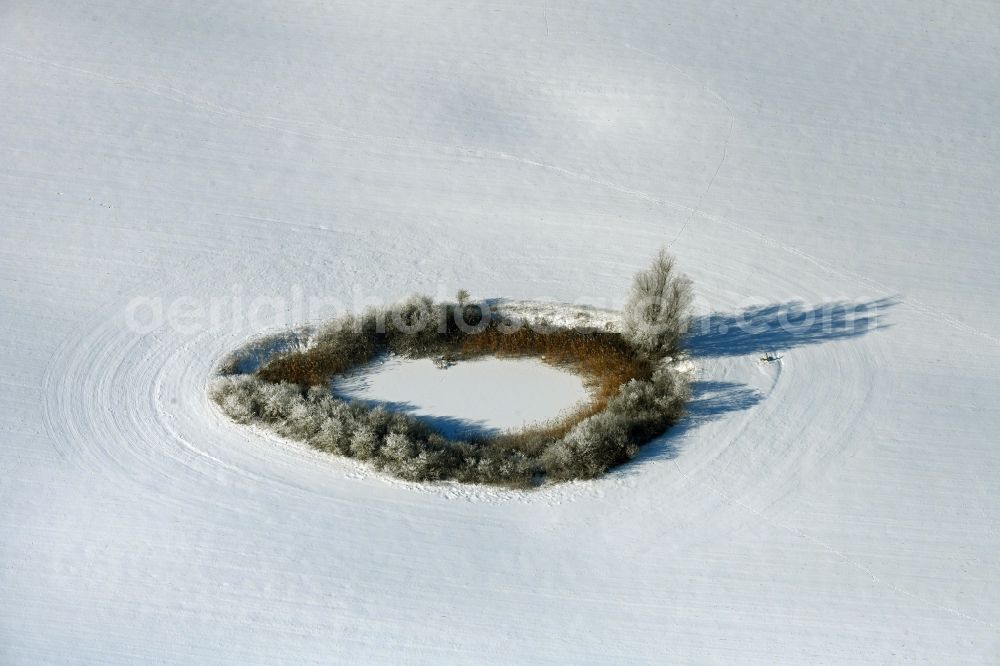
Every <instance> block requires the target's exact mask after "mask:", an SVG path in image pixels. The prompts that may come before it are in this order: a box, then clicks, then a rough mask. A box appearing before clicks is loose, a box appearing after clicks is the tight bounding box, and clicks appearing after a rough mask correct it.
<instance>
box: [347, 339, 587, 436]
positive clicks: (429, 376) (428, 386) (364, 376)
mask: <svg viewBox="0 0 1000 666" xmlns="http://www.w3.org/2000/svg"><path fill="white" fill-rule="evenodd" d="M332 387H333V392H334V393H335V394H336V395H338V396H340V397H342V398H345V399H349V400H360V401H362V402H365V403H368V404H370V405H371V406H373V407H376V406H380V405H381V406H382V407H384V408H385V409H388V410H390V411H396V412H401V413H404V414H410V415H412V416H416V417H418V418H420V419H422V420H424V421H425V422H426V423H429V424H430V425H431V426H432V427H434V428H436V429H437V430H439V431H441V432H443V433H444V434H446V435H448V436H449V437H457V438H460V437H463V436H467V435H470V434H489V433H498V432H503V431H512V430H517V429H519V428H522V427H524V426H528V425H532V424H540V423H545V422H547V421H551V420H553V419H555V418H557V417H559V416H560V415H562V414H567V413H569V412H570V411H572V410H573V408H574V407H578V406H580V405H582V404H584V403H585V402H586V401H587V399H588V398H589V396H590V394H589V393H588V392H587V389H586V387H585V386H584V383H583V379H582V378H581V377H580V376H579V375H576V374H573V373H572V372H568V371H566V370H563V369H560V368H555V367H553V366H551V365H547V364H545V363H544V362H542V361H541V360H538V359H532V358H518V359H509V358H477V359H470V360H466V361H459V362H457V363H455V364H454V365H451V366H450V367H447V368H441V367H438V366H437V365H435V363H434V361H433V360H432V359H429V358H417V359H407V358H401V357H399V356H391V357H388V358H380V359H376V360H375V361H372V362H371V363H368V364H365V365H364V366H362V367H360V368H358V369H357V370H356V371H354V372H352V373H350V374H346V375H343V376H341V377H337V378H335V379H334V381H333V385H332Z"/></svg>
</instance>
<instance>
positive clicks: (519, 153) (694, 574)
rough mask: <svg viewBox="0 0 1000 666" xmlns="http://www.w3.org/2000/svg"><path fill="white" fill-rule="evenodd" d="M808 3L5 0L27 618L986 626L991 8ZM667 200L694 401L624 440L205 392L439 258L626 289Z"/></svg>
mask: <svg viewBox="0 0 1000 666" xmlns="http://www.w3.org/2000/svg"><path fill="white" fill-rule="evenodd" d="M810 4H811V3H798V4H794V3H793V4H789V5H786V6H779V4H778V3H772V2H762V1H760V0H748V1H747V2H741V3H735V4H734V3H719V2H705V1H703V0H699V1H697V2H696V1H693V0H691V1H688V0H684V1H682V2H671V3H664V2H653V1H652V0H640V1H639V2H635V3H629V4H627V5H626V4H622V3H609V2H605V3H595V2H572V3H570V2H558V1H556V0H547V1H546V2H539V3H535V4H524V3H506V2H491V3H479V2H474V1H473V2H463V3H455V4H450V3H439V2H422V3H408V4H404V3H385V4H382V5H380V6H379V7H377V8H373V7H372V5H371V3H350V2H347V3H339V2H322V3H321V2H310V1H306V0H292V1H288V0H282V1H281V2H278V1H277V0H236V1H235V2H232V3H228V4H226V5H221V4H217V3H164V2H149V1H143V0H138V1H131V2H124V1H123V2H111V1H108V0H97V1H95V2H91V3H74V2H69V1H68V0H32V1H31V2H27V1H22V2H7V3H4V4H3V5H2V6H0V99H2V105H0V152H2V155H3V161H2V166H0V238H2V243H0V312H2V315H0V331H2V336H3V337H2V339H3V343H4V344H3V345H2V347H0V368H2V371H0V442H2V445H0V590H3V593H2V603H0V661H2V662H4V663H25V662H38V661H41V662H60V663H61V662H74V661H75V662H90V663H93V662H122V663H134V662H137V661H146V660H150V661H153V660H155V661H162V662H188V663H206V662H220V661H221V662H233V663H274V662H275V661H279V660H284V661H306V662H324V663H326V662H330V661H335V662H342V663H343V662H351V663H363V662H386V663H389V662H391V663H397V662H398V661H406V662H412V663H439V662H442V661H445V662H452V661H454V662H469V661H477V662H495V663H511V662H525V661H532V662H543V663H556V662H570V663H602V664H603V663H610V662H622V661H638V662H657V663H664V662H675V663H704V662H739V663H762V664H771V663H776V662H784V663H834V664H844V663H869V662H918V661H919V662H927V663H996V662H997V660H998V659H1000V638H998V637H1000V528H998V522H1000V493H998V481H1000V448H998V446H997V441H998V436H997V433H998V432H1000V408H998V407H997V405H998V402H1000V401H998V399H1000V382H998V379H997V378H998V377H1000V314H998V312H997V310H996V305H997V303H998V302H1000V270H998V268H997V266H1000V233H998V231H997V212H998V210H1000V189H998V188H997V187H996V184H997V182H1000V161H998V160H997V154H998V150H1000V132H998V130H997V127H998V123H997V120H998V116H1000V112H998V109H1000V99H998V97H1000V94H998V93H1000V67H997V62H998V60H1000V6H998V5H997V4H996V3H993V2H974V1H967V2H966V1H960V2H948V3H939V2H929V1H925V0H890V1H889V2H885V3H878V4H877V5H875V6H873V5H872V3H853V2H849V3H817V4H811V6H810ZM662 243H668V244H669V245H670V248H671V250H672V251H674V252H675V253H676V254H677V255H678V256H679V257H680V260H681V262H682V263H683V266H684V268H685V270H686V271H687V272H688V273H689V274H690V275H691V277H692V278H693V279H694V280H695V283H696V286H697V291H698V296H699V310H700V312H701V313H702V314H703V315H704V314H705V313H707V312H715V313H716V316H714V317H711V318H702V319H700V320H699V323H701V324H702V326H701V327H700V328H699V329H698V330H697V331H696V333H695V335H694V336H693V339H692V350H693V353H694V356H695V360H696V361H697V363H698V366H699V369H698V373H699V381H698V383H697V384H696V398H695V401H694V403H693V405H692V411H691V415H690V417H689V418H688V419H687V421H685V423H684V424H682V426H680V427H678V428H677V429H675V430H674V431H673V432H672V433H671V434H670V435H669V436H668V437H666V438H664V439H662V440H659V441H657V442H654V443H653V444H651V445H649V446H647V447H646V448H645V449H644V451H643V453H642V454H641V456H640V458H639V459H638V460H637V461H635V462H634V463H632V464H630V465H628V466H626V467H624V468H622V469H620V470H617V471H616V472H614V473H612V474H610V475H608V476H607V477H606V478H604V479H601V480H599V481H595V482H588V483H576V484H567V485H561V486H556V487H551V488H546V489H543V490H541V491H538V492H532V493H514V492H502V491H492V490H486V489H477V488H471V489H470V488H461V487H457V486H433V487H426V486H413V485H408V484H402V483H396V482H391V481H388V480H386V479H384V478H383V477H381V476H378V475H373V474H370V473H368V472H367V471H366V470H365V469H363V468H359V467H357V466H354V465H351V464H349V463H347V462H344V461H340V460H337V459H335V458H332V457H329V456H322V455H319V454H316V453H314V452H311V451H309V450H307V449H305V448H304V447H301V446H298V445H294V444H291V443H287V442H281V441H277V440H275V439H274V438H270V437H267V436H265V435H263V434H261V433H258V432H255V431H253V430H249V429H246V428H242V427H239V426H236V425H234V424H232V423H230V422H229V421H228V420H227V419H226V418H224V417H223V416H222V415H220V414H219V413H218V411H217V410H215V409H214V408H213V406H212V404H211V403H210V401H209V400H208V399H207V396H206V395H205V385H206V381H207V379H208V377H209V376H210V374H211V373H212V371H213V368H214V367H215V365H216V363H217V362H218V361H219V359H220V358H221V357H222V356H223V355H225V354H226V353H227V352H228V351H230V350H232V349H234V348H236V347H238V346H239V345H240V344H241V343H242V342H244V341H245V340H247V339H250V338H252V337H254V336H256V335H259V334H261V333H263V332H266V331H269V330H280V329H281V328H282V327H287V326H289V325H294V324H298V323H303V322H308V321H311V320H322V319H325V318H328V317H330V316H332V315H333V314H335V313H337V312H339V311H342V309H343V307H352V308H353V307H361V306H364V305H367V304H370V303H382V302H386V301H391V300H395V299H397V298H399V297H401V296H404V295H406V294H407V293H409V292H412V291H422V292H427V293H430V294H431V295H434V296H450V295H452V294H454V292H455V291H456V290H457V289H458V288H460V287H464V288H467V289H469V290H470V291H472V292H473V293H474V294H476V295H479V296H484V297H510V298H522V299H538V300H551V301H563V302H574V301H580V302H586V303H589V304H591V305H594V306H597V307H611V308H613V307H616V306H619V305H620V304H621V301H622V298H623V289H624V287H625V286H626V285H627V283H628V280H629V279H630V276H631V274H632V273H633V272H634V271H635V270H636V269H637V268H639V267H641V266H643V265H644V264H646V263H647V261H648V260H649V259H650V257H651V256H652V254H653V252H654V251H655V248H656V247H658V246H659V245H660V244H662ZM316 295H321V296H324V297H326V299H327V300H325V301H323V302H319V301H315V300H314V301H312V302H310V297H311V296H316ZM831 300H837V301H843V302H844V304H845V305H846V306H847V307H846V309H845V308H843V307H842V308H841V309H839V310H834V311H832V312H833V314H831V315H830V317H832V323H831V324H830V325H826V324H824V323H809V322H808V320H805V319H802V317H801V312H802V311H803V309H804V310H805V311H809V310H810V308H817V307H818V308H820V312H822V311H823V310H822V308H823V305H824V304H826V303H828V302H830V301H831ZM795 303H800V305H799V306H795V305H794V304H795ZM159 306H162V307H163V308H164V312H163V313H162V314H163V316H162V317H161V316H159V315H160V314H161V313H159V312H158V311H157V307H159ZM796 307H798V308H799V309H795V308H796ZM790 312H791V315H789V313H790ZM168 315H169V316H168ZM744 315H745V317H744ZM830 317H827V318H826V321H827V322H830V321H831V319H830ZM746 319H749V320H750V321H752V322H753V323H754V324H757V326H756V327H755V328H754V329H753V332H747V331H746V330H744V328H743V327H740V326H734V324H737V323H740V322H741V321H744V320H746ZM821 319H822V318H821ZM786 320H790V321H795V322H798V324H797V325H794V326H791V325H786V324H787V323H788V321H786ZM803 322H806V323H803ZM161 324H162V325H161ZM763 349H775V350H778V351H779V352H780V353H782V354H783V358H782V359H781V360H780V361H778V362H775V363H766V364H762V363H760V362H759V361H758V357H759V356H760V353H761V351H762V350H763Z"/></svg>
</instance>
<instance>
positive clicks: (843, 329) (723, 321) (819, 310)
mask: <svg viewBox="0 0 1000 666" xmlns="http://www.w3.org/2000/svg"><path fill="white" fill-rule="evenodd" d="M898 303H899V300H898V299H896V298H879V299H876V300H872V301H857V302H850V301H830V302H827V303H822V304H820V305H813V306H806V305H804V304H803V303H802V302H800V301H788V302H785V303H773V304H771V305H763V306H753V307H748V308H745V309H743V310H740V311H739V312H712V313H709V314H706V315H701V316H698V317H695V318H694V320H693V321H692V322H691V329H690V332H689V333H688V336H687V347H688V349H689V350H690V351H691V354H692V355H693V356H696V357H720V356H745V355H747V354H754V353H760V352H769V351H785V350H789V349H794V348H796V347H803V346H806V345H815V344H819V343H822V342H832V341H835V340H844V339H848V338H855V337H858V336H861V335H864V334H866V333H869V332H871V331H874V330H877V329H881V328H886V327H887V326H888V325H887V324H886V323H885V312H886V311H887V310H889V309H890V308H891V307H893V306H894V305H896V304H898Z"/></svg>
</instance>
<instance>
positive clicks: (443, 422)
mask: <svg viewBox="0 0 1000 666" xmlns="http://www.w3.org/2000/svg"><path fill="white" fill-rule="evenodd" d="M351 402H354V403H357V404H359V405H364V406H365V407H367V408H369V409H374V408H376V407H381V408H382V409H385V410H386V411H389V412H397V413H400V414H406V415H407V416H412V417H413V418H415V419H417V420H418V421H421V422H423V423H426V424H427V425H428V426H430V427H431V428H433V429H434V430H435V431H437V432H438V433H440V434H442V435H444V436H445V437H447V438H449V439H465V440H468V439H475V438H481V437H486V436H491V435H496V434H497V433H499V432H500V430H499V429H498V428H493V427H490V426H488V425H486V422H485V421H482V420H474V419H462V418H457V417H454V416H437V415H434V414H419V413H417V410H419V409H420V408H419V407H418V406H417V405H415V404H413V403H412V402H407V401H404V400H358V399H357V398H354V399H351Z"/></svg>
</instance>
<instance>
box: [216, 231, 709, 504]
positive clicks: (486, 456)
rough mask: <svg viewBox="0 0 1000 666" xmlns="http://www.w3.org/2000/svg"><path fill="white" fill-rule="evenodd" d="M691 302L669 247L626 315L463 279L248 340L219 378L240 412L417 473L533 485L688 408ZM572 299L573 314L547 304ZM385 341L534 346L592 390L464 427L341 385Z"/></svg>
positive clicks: (406, 347) (494, 350) (406, 352)
mask: <svg viewBox="0 0 1000 666" xmlns="http://www.w3.org/2000/svg"><path fill="white" fill-rule="evenodd" d="M690 302H691V288H690V281H688V280H687V278H685V277H684V276H682V275H678V274H677V273H676V270H675V269H674V262H673V258H672V257H671V256H669V255H668V254H666V252H663V251H661V252H660V254H659V256H658V258H657V259H656V261H655V262H654V264H653V266H651V267H650V268H649V269H648V270H646V271H642V272H640V273H638V274H637V275H636V277H635V281H634V283H633V287H632V293H631V295H630V297H629V300H628V302H627V303H626V307H625V310H624V313H623V317H622V319H621V321H620V324H621V325H620V326H615V325H614V322H611V321H606V322H605V323H604V325H603V326H601V325H594V323H593V321H592V320H591V318H590V314H592V313H593V312H594V311H592V310H590V311H588V310H587V309H585V308H576V309H575V311H573V310H572V309H571V308H569V307H568V306H567V307H564V308H562V310H561V311H560V310H559V309H558V308H552V307H551V306H544V305H541V304H536V305H537V307H534V309H532V308H528V310H527V313H525V309H524V308H523V307H522V308H520V309H518V308H514V307H510V306H507V305H504V304H503V303H478V304H470V303H468V302H467V295H466V294H465V293H464V292H460V294H459V298H458V299H457V302H443V303H440V302H434V301H433V300H432V299H430V298H428V297H425V296H415V297H412V298H410V299H409V300H406V301H404V302H402V303H399V304H397V305H394V306H391V307H388V308H373V309H370V310H368V311H366V312H365V313H363V314H360V315H348V316H345V317H342V318H340V319H337V320H335V321H333V322H331V323H329V324H327V325H326V326H323V327H321V328H320V329H318V330H315V331H307V330H300V331H294V332H291V333H288V334H284V335H279V336H272V337H270V338H267V339H262V340H258V341H256V342H255V343H251V344H250V345H247V346H246V347H244V348H243V349H241V350H238V351H236V352H234V353H233V354H231V355H230V356H229V357H227V358H226V359H225V360H224V361H223V362H222V363H221V364H220V366H219V369H218V374H217V376H216V377H215V378H214V379H213V381H212V384H211V386H210V389H209V391H210V395H211V397H212V399H213V400H214V401H215V402H216V403H217V404H218V405H219V406H220V408H221V409H222V411H223V412H224V413H225V414H227V415H228V416H229V417H230V418H231V419H233V420H234V421H236V422H238V423H242V424H253V425H257V426H261V427H264V428H266V429H268V430H270V431H272V432H274V433H277V434H278V435H281V436H284V437H288V438H291V439H295V440H300V441H303V442H306V443H307V444H308V445H309V446H311V447H312V448H314V449H318V450H320V451H325V452H329V453H333V454H336V455H340V456H346V457H349V458H355V459H357V460H361V461H365V462H368V463H370V464H371V465H373V466H374V467H376V468H377V469H379V470H382V471H385V472H387V473H389V474H392V475H394V476H396V477H399V478H401V479H405V480H408V481H445V480H451V481H458V482H464V483H481V484H492V485H500V486H508V487H515V488H528V487H533V486H538V485H540V484H542V483H545V482H551V481H565V480H571V479H590V478H594V477H597V476H600V475H601V474H603V473H604V472H606V471H607V470H608V469H610V468H612V467H615V466H616V465H620V464H622V463H624V462H626V461H628V460H630V459H631V458H632V457H633V456H635V454H636V453H637V452H638V450H639V447H640V446H641V445H643V444H645V443H646V442H648V441H650V440H651V439H653V438H655V437H657V436H659V435H660V434H662V433H663V432H664V431H665V430H666V429H667V428H669V427H670V426H671V425H672V424H674V423H676V422H677V421H678V419H680V417H681V416H682V414H683V411H684V406H685V404H686V402H687V400H688V399H689V397H690V391H689V388H688V375H687V373H686V372H684V371H682V370H681V369H680V367H679V366H680V362H679V361H678V357H679V356H681V355H682V354H681V352H682V350H681V347H680V345H681V340H682V339H683V335H684V332H685V330H686V327H687V321H688V316H687V311H688V309H689V307H690ZM546 307H548V308H549V310H546ZM567 312H569V313H570V314H572V315H574V316H571V317H569V319H570V320H572V321H573V324H572V325H569V324H553V323H552V322H551V321H550V319H549V318H548V317H547V316H546V315H547V314H553V313H554V314H557V315H565V314H567ZM560 319H562V320H565V319H567V318H566V317H565V316H561V317H560ZM617 328H620V329H621V330H616V329H617ZM379 354H397V355H401V356H405V357H408V358H425V357H432V358H435V359H436V360H437V361H438V362H439V363H440V364H442V365H447V364H448V363H451V362H454V361H458V360H462V359H470V358H477V357H482V356H488V355H493V356H497V357H501V358H503V357H508V358H510V357H537V358H540V359H542V360H543V361H544V362H546V363H550V364H552V365H555V366H559V367H562V368H565V369H567V370H570V371H572V372H576V373H578V374H579V375H580V376H581V377H582V378H583V379H584V382H585V384H586V385H587V387H588V388H589V389H590V391H591V394H592V399H591V400H590V402H589V403H587V404H585V405H584V406H582V407H580V408H579V409H577V410H576V411H574V412H572V413H570V414H568V415H566V416H563V417H561V418H558V419H556V420H553V421H550V422H548V423H544V424H542V425H538V426H530V427H525V428H523V429H521V430H517V431H512V432H503V433H499V434H480V435H474V436H470V437H467V438H464V439H453V438H449V437H446V436H445V435H444V434H442V433H440V432H438V431H436V430H434V429H433V428H432V427H431V426H430V425H428V424H427V423H426V422H425V421H422V420H421V419H419V418H418V417H415V416H411V415H408V414H403V413H398V412H393V411H389V410H386V409H384V408H383V407H378V406H371V405H368V404H364V403H360V402H352V401H347V400H342V399H340V398H338V397H336V396H335V395H334V394H333V392H332V390H331V388H330V383H331V381H332V379H333V378H334V377H336V376H337V375H340V374H343V373H346V372H349V371H351V370H352V369H355V368H357V367H359V366H361V365H363V364H365V363H367V362H369V361H370V360H371V359H373V358H374V357H376V356H377V355H379Z"/></svg>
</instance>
